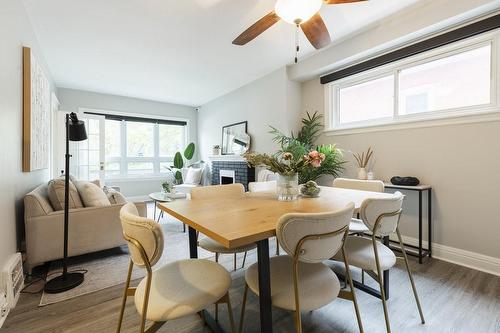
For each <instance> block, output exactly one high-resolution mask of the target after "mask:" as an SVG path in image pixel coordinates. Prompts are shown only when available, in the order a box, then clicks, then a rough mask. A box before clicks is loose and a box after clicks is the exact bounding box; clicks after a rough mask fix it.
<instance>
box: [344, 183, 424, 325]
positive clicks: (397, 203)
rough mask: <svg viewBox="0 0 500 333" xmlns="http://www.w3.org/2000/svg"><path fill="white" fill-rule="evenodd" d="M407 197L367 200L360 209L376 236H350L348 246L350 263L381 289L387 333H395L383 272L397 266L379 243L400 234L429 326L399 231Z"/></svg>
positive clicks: (420, 309)
mask: <svg viewBox="0 0 500 333" xmlns="http://www.w3.org/2000/svg"><path fill="white" fill-rule="evenodd" d="M403 198H404V196H403V194H401V192H396V193H394V194H393V196H392V197H391V198H383V199H381V198H378V199H366V200H365V201H363V203H362V205H361V209H360V215H361V219H362V221H363V222H364V224H365V225H366V227H367V228H368V230H370V231H371V232H372V235H371V237H370V238H365V237H360V236H349V237H348V238H347V242H346V246H345V251H346V255H347V257H348V258H349V264H350V265H352V266H356V267H359V268H361V269H362V270H363V271H366V272H367V273H368V274H369V275H370V276H371V277H372V278H373V279H374V280H375V281H377V282H378V284H379V286H380V294H381V298H382V305H383V308H384V317H385V323H386V328H387V332H391V325H390V322H389V313H388V310H387V302H386V299H385V292H384V286H383V279H382V272H383V271H384V270H387V269H390V268H391V267H392V266H394V264H395V263H396V256H395V255H394V253H393V252H392V250H391V249H389V248H388V247H387V246H385V245H384V244H382V243H381V242H380V241H379V240H378V237H380V238H382V237H385V236H389V235H390V234H392V233H394V232H396V234H397V236H398V240H399V245H400V246H401V252H402V253H403V257H402V259H403V260H404V263H405V267H406V271H407V272H408V277H409V279H410V284H411V288H412V291H413V296H414V297H415V302H416V303H417V308H418V312H419V314H420V320H421V321H422V324H425V319H424V314H423V312H422V307H421V305H420V300H419V298H418V294H417V289H416V287H415V282H414V281H413V276H412V274H411V270H410V266H409V264H408V257H407V256H406V251H405V249H404V246H403V240H402V238H401V233H400V232H399V221H400V217H401V212H402V209H401V207H402V205H403ZM335 260H339V261H343V259H342V258H341V256H339V255H338V254H337V255H336V256H335Z"/></svg>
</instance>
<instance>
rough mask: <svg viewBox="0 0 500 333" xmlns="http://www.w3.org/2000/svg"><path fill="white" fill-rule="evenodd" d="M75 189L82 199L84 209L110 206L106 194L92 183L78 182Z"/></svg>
mask: <svg viewBox="0 0 500 333" xmlns="http://www.w3.org/2000/svg"><path fill="white" fill-rule="evenodd" d="M76 188H77V189H78V193H80V197H81V198H82V201H83V204H84V205H85V207H104V206H110V205H111V203H110V202H109V199H108V197H107V196H106V193H104V191H103V190H102V189H101V188H100V187H99V186H97V185H96V184H94V183H91V182H84V181H80V182H77V183H76Z"/></svg>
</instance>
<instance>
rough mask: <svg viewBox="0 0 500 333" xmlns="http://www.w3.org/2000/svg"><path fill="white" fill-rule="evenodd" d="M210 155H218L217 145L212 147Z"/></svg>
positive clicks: (218, 147)
mask: <svg viewBox="0 0 500 333" xmlns="http://www.w3.org/2000/svg"><path fill="white" fill-rule="evenodd" d="M212 154H213V155H220V146H219V145H214V146H213V147H212Z"/></svg>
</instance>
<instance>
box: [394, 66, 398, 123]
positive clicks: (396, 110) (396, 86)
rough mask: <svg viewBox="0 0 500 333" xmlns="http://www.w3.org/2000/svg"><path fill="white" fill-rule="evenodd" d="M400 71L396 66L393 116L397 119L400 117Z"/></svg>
mask: <svg viewBox="0 0 500 333" xmlns="http://www.w3.org/2000/svg"><path fill="white" fill-rule="evenodd" d="M399 73H400V70H399V69H398V68H396V69H395V70H394V74H393V75H394V114H393V118H394V119H397V118H398V117H399Z"/></svg>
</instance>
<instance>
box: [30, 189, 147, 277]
mask: <svg viewBox="0 0 500 333" xmlns="http://www.w3.org/2000/svg"><path fill="white" fill-rule="evenodd" d="M24 206H25V213H24V223H25V229H26V257H27V259H26V268H27V269H28V271H29V272H31V270H32V269H33V267H35V266H38V265H40V264H43V263H45V262H47V261H51V260H56V259H60V258H62V254H63V220H64V216H63V215H64V211H62V210H59V211H55V210H54V209H53V208H52V206H51V204H50V201H49V198H48V194H47V185H46V184H44V185H41V186H39V187H37V188H36V189H34V190H33V191H31V192H30V193H28V194H27V195H26V196H25V197H24ZM122 206H123V205H120V204H115V205H110V206H106V207H89V208H77V209H71V210H70V213H69V225H70V228H69V242H68V253H69V256H70V257H71V256H77V255H81V254H86V253H91V252H96V251H101V250H105V249H110V248H113V247H117V246H120V245H124V244H125V240H124V239H123V235H122V228H121V223H120V208H121V207H122ZM137 207H138V209H139V212H140V215H141V216H146V204H145V203H138V204H137Z"/></svg>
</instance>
